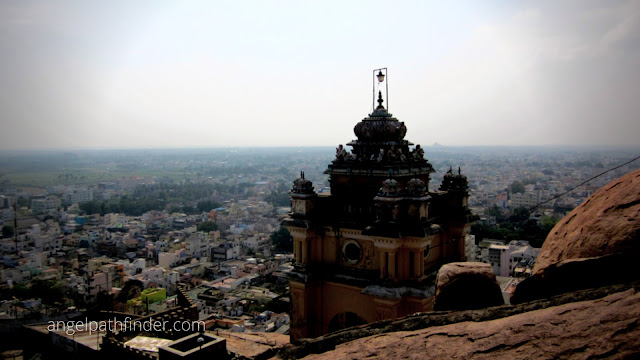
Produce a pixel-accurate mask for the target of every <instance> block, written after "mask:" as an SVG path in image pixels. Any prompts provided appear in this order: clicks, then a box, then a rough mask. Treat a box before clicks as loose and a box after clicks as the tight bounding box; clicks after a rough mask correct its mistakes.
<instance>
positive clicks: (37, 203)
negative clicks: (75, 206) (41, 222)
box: [31, 196, 61, 214]
mask: <svg viewBox="0 0 640 360" xmlns="http://www.w3.org/2000/svg"><path fill="white" fill-rule="evenodd" d="M60 206H61V203H60V199H59V198H58V197H56V196H47V197H46V198H44V199H33V200H31V212H33V213H34V214H46V213H48V212H49V211H51V210H58V209H60Z"/></svg>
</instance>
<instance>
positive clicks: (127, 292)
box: [116, 280, 144, 303]
mask: <svg viewBox="0 0 640 360" xmlns="http://www.w3.org/2000/svg"><path fill="white" fill-rule="evenodd" d="M142 290H144V284H142V281H140V280H127V282H125V283H124V286H123V287H122V290H120V293H119V294H118V296H117V297H116V300H117V301H119V302H121V303H125V302H127V300H129V299H133V298H135V297H138V296H140V293H141V292H142Z"/></svg>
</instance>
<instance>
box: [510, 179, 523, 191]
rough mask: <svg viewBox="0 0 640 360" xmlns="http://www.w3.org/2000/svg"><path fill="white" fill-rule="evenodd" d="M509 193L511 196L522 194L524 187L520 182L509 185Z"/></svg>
mask: <svg viewBox="0 0 640 360" xmlns="http://www.w3.org/2000/svg"><path fill="white" fill-rule="evenodd" d="M509 191H510V192H511V193H512V194H518V193H520V194H524V191H525V188H524V185H523V184H522V183H521V182H520V181H517V180H516V181H514V182H512V183H511V186H509Z"/></svg>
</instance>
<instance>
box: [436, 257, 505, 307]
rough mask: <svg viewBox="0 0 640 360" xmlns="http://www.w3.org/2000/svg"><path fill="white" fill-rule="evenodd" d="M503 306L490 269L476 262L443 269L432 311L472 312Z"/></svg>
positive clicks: (439, 274)
mask: <svg viewBox="0 0 640 360" xmlns="http://www.w3.org/2000/svg"><path fill="white" fill-rule="evenodd" d="M499 305H504V300H503V298H502V292H501V291H500V286H499V285H498V283H497V282H496V276H495V275H494V274H493V268H492V267H491V265H489V264H484V263H479V262H457V263H450V264H446V265H443V266H442V267H441V268H440V270H439V271H438V277H437V279H436V296H435V303H434V305H433V310H436V311H439V310H471V309H482V308H485V307H489V306H499Z"/></svg>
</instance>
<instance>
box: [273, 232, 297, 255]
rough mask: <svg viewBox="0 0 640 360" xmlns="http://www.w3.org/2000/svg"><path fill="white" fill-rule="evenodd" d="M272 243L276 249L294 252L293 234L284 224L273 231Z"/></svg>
mask: <svg viewBox="0 0 640 360" xmlns="http://www.w3.org/2000/svg"><path fill="white" fill-rule="evenodd" d="M271 244H272V245H273V247H274V250H276V251H282V252H293V236H291V234H290V233H289V230H287V228H286V227H284V226H280V229H278V230H276V231H274V232H273V233H271Z"/></svg>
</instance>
